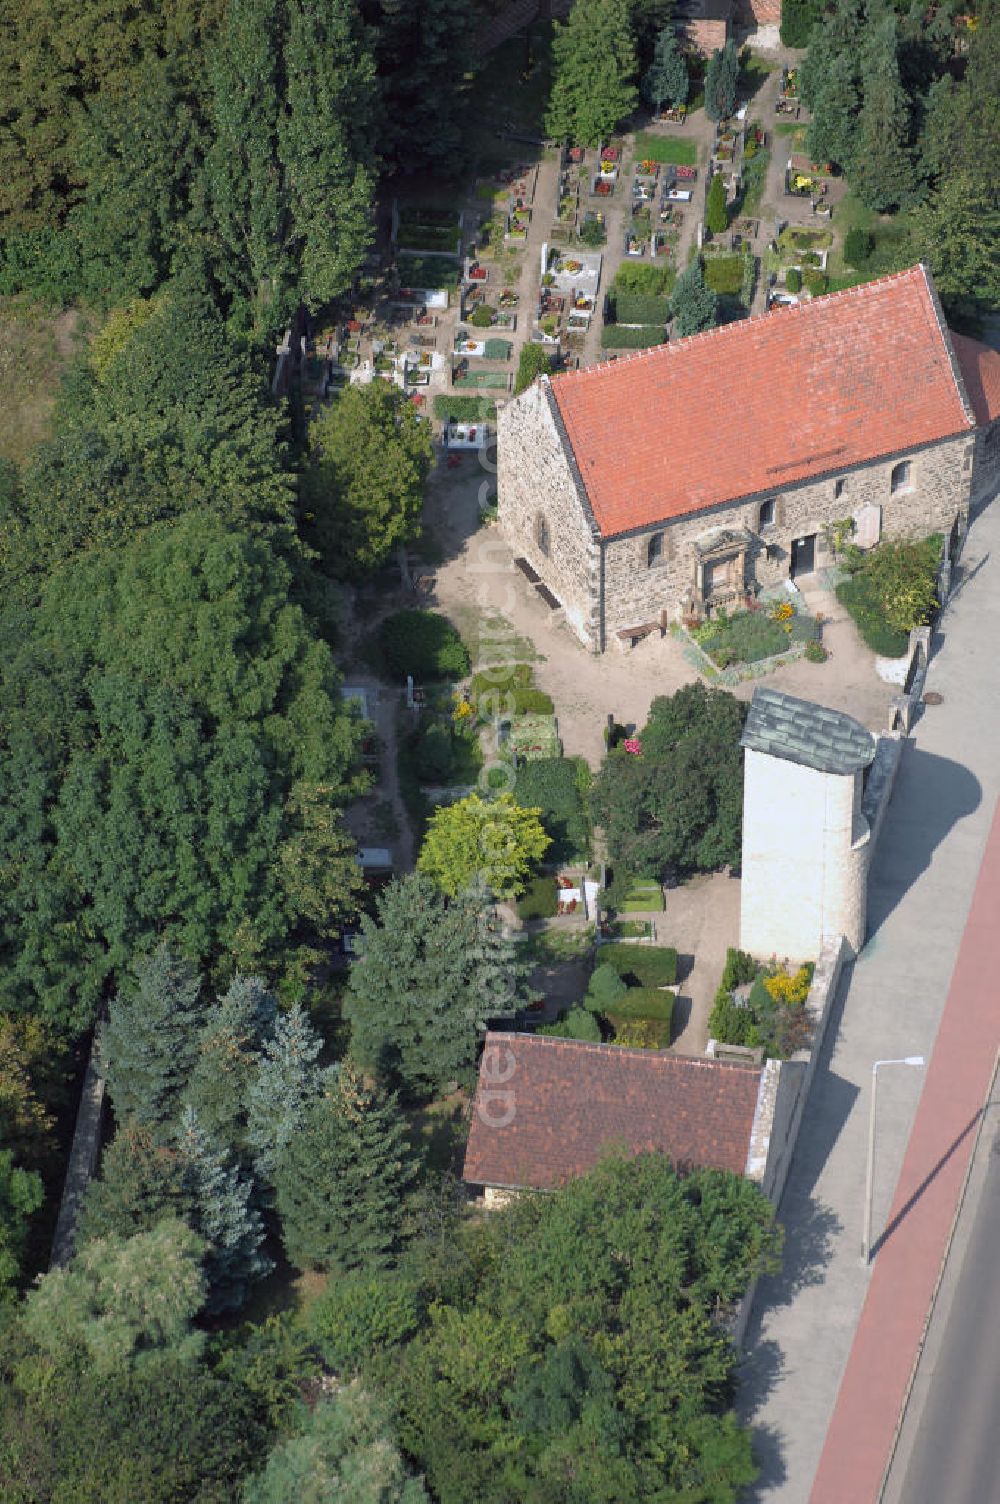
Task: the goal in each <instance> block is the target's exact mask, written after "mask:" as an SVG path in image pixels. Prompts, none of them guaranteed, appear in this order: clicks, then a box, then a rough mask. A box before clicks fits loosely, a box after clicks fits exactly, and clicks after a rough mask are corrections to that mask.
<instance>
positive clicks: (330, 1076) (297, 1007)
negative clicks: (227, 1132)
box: [246, 1003, 335, 1184]
mask: <svg viewBox="0 0 1000 1504" xmlns="http://www.w3.org/2000/svg"><path fill="white" fill-rule="evenodd" d="M321 1048H322V1040H321V1039H320V1037H319V1035H318V1034H317V1033H316V1030H315V1029H314V1028H313V1026H312V1024H311V1023H310V1022H309V1019H308V1018H307V1017H306V1014H305V1011H304V1009H303V1008H302V1006H301V1004H299V1003H295V1004H293V1006H292V1007H291V1008H289V1010H288V1012H287V1013H280V1014H279V1015H278V1018H277V1020H276V1022H275V1026H274V1033H273V1035H272V1036H271V1038H270V1039H266V1040H265V1041H264V1043H263V1046H262V1048H261V1051H260V1057H259V1060H258V1062H257V1069H256V1075H255V1077H254V1079H253V1080H252V1081H251V1083H250V1087H249V1090H248V1092H247V1097H246V1114H247V1139H248V1141H249V1144H250V1147H251V1150H252V1153H253V1158H254V1167H255V1169H256V1171H257V1174H258V1175H259V1176H260V1177H261V1179H262V1180H263V1181H265V1182H266V1183H267V1184H273V1181H274V1176H275V1172H276V1168H277V1163H278V1159H279V1157H280V1155H281V1153H282V1151H283V1150H284V1148H285V1146H286V1145H287V1144H288V1143H289V1141H290V1140H291V1139H292V1137H293V1136H294V1135H295V1134H296V1133H297V1132H298V1131H299V1128H300V1127H301V1124H302V1121H303V1119H304V1117H305V1115H306V1111H307V1109H308V1107H309V1105H310V1103H311V1102H314V1101H315V1100H316V1098H317V1097H319V1096H320V1095H321V1094H322V1092H324V1091H326V1090H329V1089H330V1087H331V1086H332V1084H333V1080H334V1075H335V1072H333V1071H330V1070H326V1069H324V1068H323V1067H321V1066H320V1065H319V1064H318V1063H317V1061H318V1057H319V1053H320V1050H321Z"/></svg>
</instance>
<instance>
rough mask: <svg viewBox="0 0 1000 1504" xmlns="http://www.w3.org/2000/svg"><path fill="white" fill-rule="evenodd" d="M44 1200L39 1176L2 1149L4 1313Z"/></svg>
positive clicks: (0, 1294)
mask: <svg viewBox="0 0 1000 1504" xmlns="http://www.w3.org/2000/svg"><path fill="white" fill-rule="evenodd" d="M44 1199H45V1187H44V1186H43V1184H42V1177H41V1176H40V1175H39V1174H38V1172H37V1171H36V1170H24V1169H22V1168H21V1167H20V1166H18V1165H16V1164H15V1163H14V1156H13V1154H12V1153H11V1151H10V1150H9V1149H0V1310H2V1308H3V1306H4V1305H5V1304H6V1303H7V1301H9V1300H10V1299H11V1298H12V1297H13V1295H14V1293H15V1289H16V1286H17V1281H18V1280H19V1279H20V1276H21V1261H22V1257H23V1254H24V1249H25V1244H26V1242H27V1237H28V1228H29V1225H30V1222H31V1218H32V1215H33V1214H34V1213H35V1212H36V1211H37V1210H38V1208H39V1207H40V1206H41V1204H42V1202H43V1201H44Z"/></svg>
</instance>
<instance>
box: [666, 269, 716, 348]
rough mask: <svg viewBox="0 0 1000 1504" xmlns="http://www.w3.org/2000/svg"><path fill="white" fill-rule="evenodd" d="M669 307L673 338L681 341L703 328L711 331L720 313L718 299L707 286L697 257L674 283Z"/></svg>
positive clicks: (698, 332)
mask: <svg viewBox="0 0 1000 1504" xmlns="http://www.w3.org/2000/svg"><path fill="white" fill-rule="evenodd" d="M671 307H672V309H673V315H674V334H675V335H679V336H680V337H682V338H683V337H684V336H685V335H688V334H700V333H701V331H702V330H703V329H712V328H714V326H715V321H716V318H717V317H718V312H719V299H718V297H717V296H716V294H715V293H714V292H713V290H712V289H711V288H710V287H709V286H707V285H706V282H705V273H704V270H703V268H702V264H701V257H700V256H696V257H695V258H694V260H693V261H692V262H691V265H690V266H689V267H687V268H686V269H685V270H684V271H682V272H681V274H680V276H679V277H678V278H677V281H676V282H675V283H674V290H673V293H672V294H671Z"/></svg>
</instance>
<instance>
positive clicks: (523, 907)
mask: <svg viewBox="0 0 1000 1504" xmlns="http://www.w3.org/2000/svg"><path fill="white" fill-rule="evenodd" d="M558 903H559V894H558V890H557V888H556V880H555V878H554V877H533V878H532V879H531V882H529V884H528V886H527V888H526V889H525V891H524V893H523V894H522V896H521V897H520V898H519V899H518V900H517V917H518V918H519V919H551V918H552V916H553V915H554V914H555V912H556V909H557V906H558Z"/></svg>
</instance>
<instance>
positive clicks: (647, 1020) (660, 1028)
mask: <svg viewBox="0 0 1000 1504" xmlns="http://www.w3.org/2000/svg"><path fill="white" fill-rule="evenodd" d="M604 1017H605V1019H606V1021H607V1022H608V1023H609V1024H610V1026H611V1028H612V1029H613V1030H614V1035H615V1043H616V1044H621V1045H630V1046H631V1047H632V1048H639V1049H647V1050H665V1049H666V1048H667V1046H668V1045H669V1043H670V1033H671V1029H672V1026H673V1017H674V998H673V993H671V992H659V991H657V990H656V989H655V988H651V987H630V988H629V990H628V992H627V993H626V994H625V996H624V998H623V999H622V1000H621V1002H619V1003H615V1005H614V1007H613V1008H609V1009H608V1011H607V1012H606V1013H605V1014H604Z"/></svg>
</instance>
